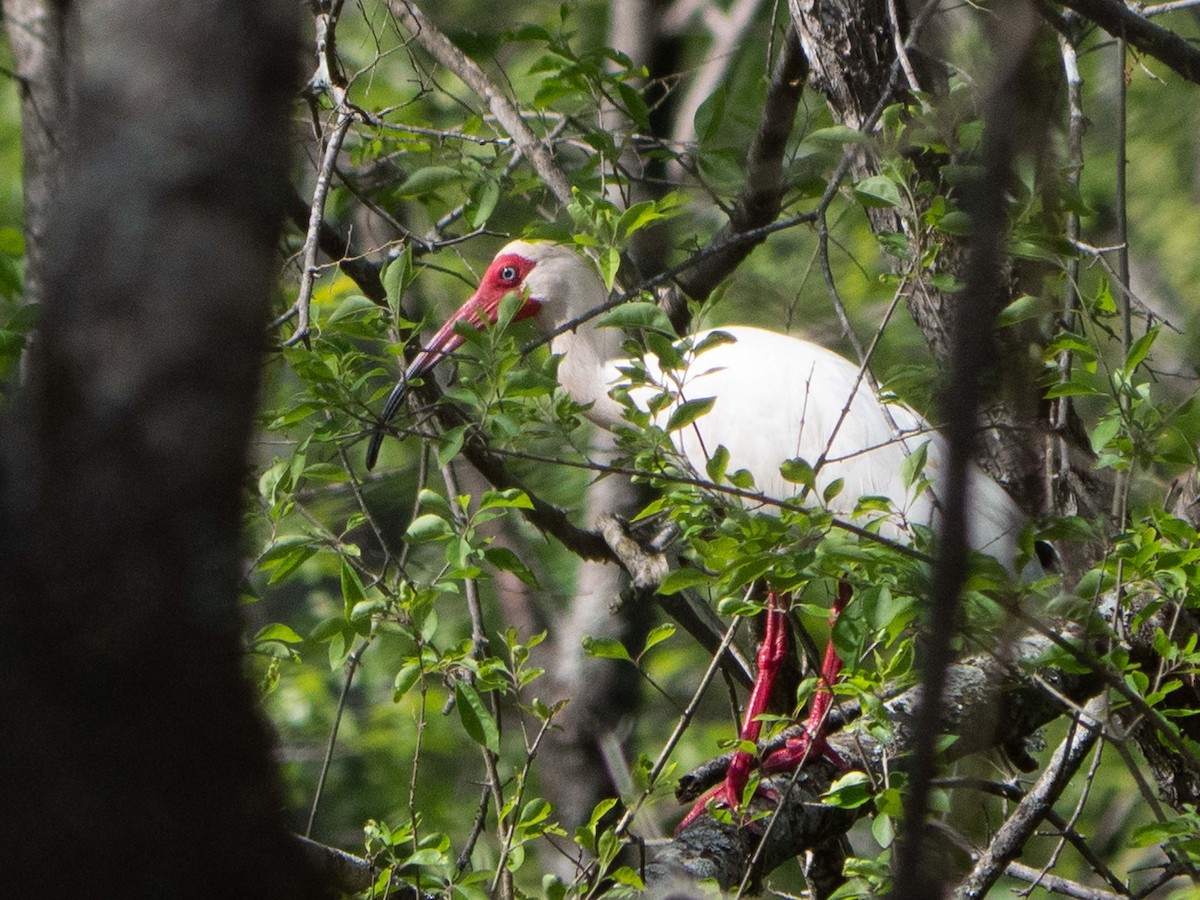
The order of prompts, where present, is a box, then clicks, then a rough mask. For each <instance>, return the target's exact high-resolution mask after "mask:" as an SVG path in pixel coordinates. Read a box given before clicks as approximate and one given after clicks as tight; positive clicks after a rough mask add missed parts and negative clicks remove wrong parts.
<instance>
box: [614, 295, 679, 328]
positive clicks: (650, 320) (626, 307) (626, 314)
mask: <svg viewBox="0 0 1200 900" xmlns="http://www.w3.org/2000/svg"><path fill="white" fill-rule="evenodd" d="M598 324H599V326H600V327H601V328H646V329H649V330H650V331H657V332H660V333H662V334H667V335H670V336H672V337H674V336H675V329H674V328H672V327H671V320H670V319H668V318H667V314H666V313H664V312H663V311H662V310H661V309H659V308H658V306H656V305H655V304H653V303H647V302H645V301H641V300H639V301H636V302H634V303H622V304H621V305H620V306H618V307H616V308H614V309H611V310H609V311H608V312H607V313H605V315H604V316H602V317H601V318H600V320H599V323H598Z"/></svg>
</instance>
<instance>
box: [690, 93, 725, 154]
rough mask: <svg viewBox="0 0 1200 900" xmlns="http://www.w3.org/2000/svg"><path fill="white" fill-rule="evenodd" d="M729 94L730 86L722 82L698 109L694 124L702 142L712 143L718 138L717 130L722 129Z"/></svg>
mask: <svg viewBox="0 0 1200 900" xmlns="http://www.w3.org/2000/svg"><path fill="white" fill-rule="evenodd" d="M728 92H729V88H728V85H727V84H726V83H724V82H722V83H721V85H720V86H719V87H718V88H717V89H716V90H715V91H713V92H712V93H711V94H709V95H708V97H706V98H705V99H704V102H703V103H701V104H700V106H699V107H698V108H697V109H696V116H695V119H694V120H693V123H692V124H693V125H694V126H695V128H696V135H697V136H698V137H699V138H700V140H701V141H702V142H708V141H711V140H712V139H713V138H714V137H716V135H717V130H718V129H719V128H720V127H721V121H722V120H723V119H724V118H725V100H726V98H727V96H728Z"/></svg>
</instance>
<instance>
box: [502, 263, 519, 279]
mask: <svg viewBox="0 0 1200 900" xmlns="http://www.w3.org/2000/svg"><path fill="white" fill-rule="evenodd" d="M500 280H501V281H516V280H517V270H516V267H514V266H505V267H504V268H503V269H501V270H500Z"/></svg>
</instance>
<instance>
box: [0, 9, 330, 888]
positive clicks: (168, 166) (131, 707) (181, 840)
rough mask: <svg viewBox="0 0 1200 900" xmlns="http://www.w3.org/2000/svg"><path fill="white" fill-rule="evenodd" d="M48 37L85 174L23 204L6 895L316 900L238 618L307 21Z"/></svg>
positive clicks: (190, 14) (178, 21)
mask: <svg viewBox="0 0 1200 900" xmlns="http://www.w3.org/2000/svg"><path fill="white" fill-rule="evenodd" d="M18 5H23V4H6V14H9V13H11V10H12V9H13V8H15V7H16V6H18ZM43 11H44V12H45V13H46V15H48V16H50V17H51V18H52V19H53V18H55V17H57V19H56V20H57V21H59V22H61V21H64V20H69V19H71V18H72V17H74V16H75V15H78V28H77V29H73V30H72V31H71V32H70V37H71V39H72V45H71V46H70V47H69V53H66V54H64V56H63V58H69V59H70V60H72V61H73V64H74V65H75V66H76V68H75V69H74V71H72V72H71V74H70V78H69V80H68V81H67V82H65V83H66V84H71V85H73V86H74V89H75V90H76V91H77V93H76V95H75V102H74V104H73V106H74V109H75V114H74V116H73V117H72V118H71V119H70V120H69V122H66V123H64V122H54V123H42V124H49V125H51V126H53V127H52V128H51V129H49V130H51V131H53V132H54V133H55V134H58V135H61V134H63V133H66V134H69V135H70V137H69V138H68V140H67V141H66V143H65V146H66V147H67V148H68V149H69V148H74V152H69V153H68V154H67V155H66V160H67V162H66V165H65V168H64V169H62V171H61V184H62V190H61V192H59V191H57V189H56V188H55V187H54V185H53V183H51V184H50V185H48V186H47V185H45V184H38V185H31V186H30V187H31V191H30V193H28V194H27V196H29V197H31V198H32V197H37V196H41V197H44V198H45V199H44V200H43V201H39V202H44V203H45V204H46V209H47V211H48V219H47V223H48V249H49V252H48V253H47V254H46V255H45V256H43V257H41V259H40V260H33V261H32V263H33V267H34V272H35V274H36V277H37V278H38V279H40V280H41V284H42V285H43V290H44V298H43V299H44V304H43V315H42V320H41V331H40V334H39V336H38V342H37V346H36V349H35V351H34V358H33V360H32V365H31V373H30V382H29V385H28V388H27V390H26V391H25V393H24V394H23V395H22V396H21V397H20V398H19V399H18V401H17V409H16V411H15V416H13V417H11V418H10V419H9V420H8V421H6V422H5V423H3V436H2V437H0V446H2V447H3V459H2V468H0V571H3V572H4V576H5V578H4V580H5V583H6V589H5V591H4V595H3V598H2V600H0V629H2V630H3V634H4V640H3V644H2V648H0V704H2V706H3V718H4V722H5V726H4V729H3V737H0V758H3V759H4V760H5V766H4V775H3V776H2V777H3V779H4V782H5V783H4V784H3V786H2V787H0V795H2V796H4V798H5V802H4V804H3V806H2V808H3V813H2V814H0V822H2V823H3V828H2V829H0V841H2V843H3V847H4V851H3V855H4V860H5V861H4V865H3V869H4V873H5V890H6V893H8V894H10V895H11V896H34V895H36V896H46V895H47V894H51V895H57V894H59V893H62V894H66V893H70V894H72V895H78V894H84V895H88V896H104V897H124V898H131V897H211V896H219V895H221V894H222V893H224V894H227V895H228V894H230V893H233V894H237V895H241V896H253V897H258V898H268V897H288V898H303V897H316V896H322V895H323V894H324V891H323V890H322V889H321V886H320V884H319V882H318V881H317V880H316V879H315V878H314V877H312V875H311V873H310V871H309V869H308V868H307V865H306V864H305V863H304V862H303V860H302V858H301V856H300V853H299V849H298V847H297V846H296V845H294V844H293V843H292V840H291V838H290V837H289V836H288V834H287V831H286V829H285V828H284V825H283V822H282V820H281V816H280V807H281V805H282V801H281V795H280V791H279V788H278V785H277V783H276V775H275V770H274V767H273V765H272V761H271V741H270V737H269V732H268V729H267V726H266V725H265V723H264V721H263V719H262V717H261V716H260V714H259V711H258V709H257V704H256V698H255V695H254V692H253V690H252V689H251V687H250V685H249V684H248V683H247V682H246V680H245V678H244V677H243V672H242V647H241V638H240V620H239V616H238V611H237V598H238V583H239V568H240V558H241V554H240V546H239V540H240V527H239V526H240V521H241V514H242V502H243V498H242V488H243V483H244V481H245V477H246V454H247V446H248V441H249V438H250V429H251V421H252V415H253V410H254V402H255V394H256V390H257V387H258V372H259V367H260V362H261V359H260V357H261V349H262V345H263V329H264V324H265V321H266V315H267V308H268V307H267V298H268V296H269V291H270V286H271V284H272V281H273V280H274V277H275V274H276V268H277V263H276V258H275V245H276V241H277V237H278V234H279V227H280V222H281V218H282V213H283V209H284V201H285V198H286V196H287V194H286V188H287V183H286V174H287V154H286V137H287V130H288V104H289V100H290V98H291V96H292V92H293V90H294V87H295V85H296V83H297V79H296V66H295V62H296V60H297V59H298V49H299V48H298V46H297V45H296V43H295V40H294V38H293V34H294V30H295V25H296V22H295V9H294V5H289V4H286V3H283V2H273V3H266V4H261V3H255V4H239V3H234V4H229V3H214V2H199V3H189V4H183V5H180V4H174V3H163V2H154V0H138V2H125V3H117V2H92V3H88V4H80V5H79V6H78V8H74V7H73V6H72V5H70V4H66V3H62V4H47V5H46V7H45V8H44V10H43ZM8 24H9V26H10V28H11V27H13V26H14V23H13V22H12V21H9V22H8ZM51 34H57V38H53V37H52V38H51V39H52V40H61V39H62V31H61V30H58V31H54V32H52V33H51ZM62 49H63V48H62V47H57V48H50V49H49V50H47V52H61V51H62ZM18 64H20V61H18ZM60 88H61V85H60ZM47 89H48V90H49V91H50V93H51V94H55V93H56V90H55V88H54V87H53V86H49V87H48V88H47ZM62 95H63V96H66V93H65V90H64V91H63V92H62ZM65 105H72V104H65ZM30 109H31V107H30V105H27V106H26V112H27V114H28V113H29V112H30ZM64 125H66V127H65V128H64V127H62V126H64ZM39 127H41V126H40V125H37V124H34V125H31V124H29V123H28V121H27V129H36V128H39ZM30 146H31V144H30V140H29V139H27V143H26V148H27V150H28V148H29V147H30ZM59 146H60V147H61V146H63V145H61V144H60V145H59ZM35 162H36V161H29V163H30V165H32V164H33V163H35ZM27 172H29V173H31V174H33V175H36V174H37V172H36V167H35V168H33V169H31V168H29V167H28V166H27ZM47 188H48V189H47ZM39 192H40V193H39ZM34 212H35V210H34V209H33V208H31V209H30V214H31V216H32V215H33V214H34ZM40 241H41V238H40V236H39V237H38V242H40Z"/></svg>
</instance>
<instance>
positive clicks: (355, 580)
mask: <svg viewBox="0 0 1200 900" xmlns="http://www.w3.org/2000/svg"><path fill="white" fill-rule="evenodd" d="M341 568H342V573H341V574H342V579H341V580H342V604H343V606H344V608H345V610H346V618H347V619H348V618H350V616H351V613H352V612H353V610H354V607H355V606H356V605H357V604H358V603H360V602H361V601H362V600H363V599H364V598H365V594H366V592H365V591H364V590H363V584H362V581H361V580H360V579H359V577H358V573H357V572H355V571H354V569H353V567H351V565H350V564H349V563H348V562H346V560H344V559H343V560H342V567H341Z"/></svg>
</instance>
